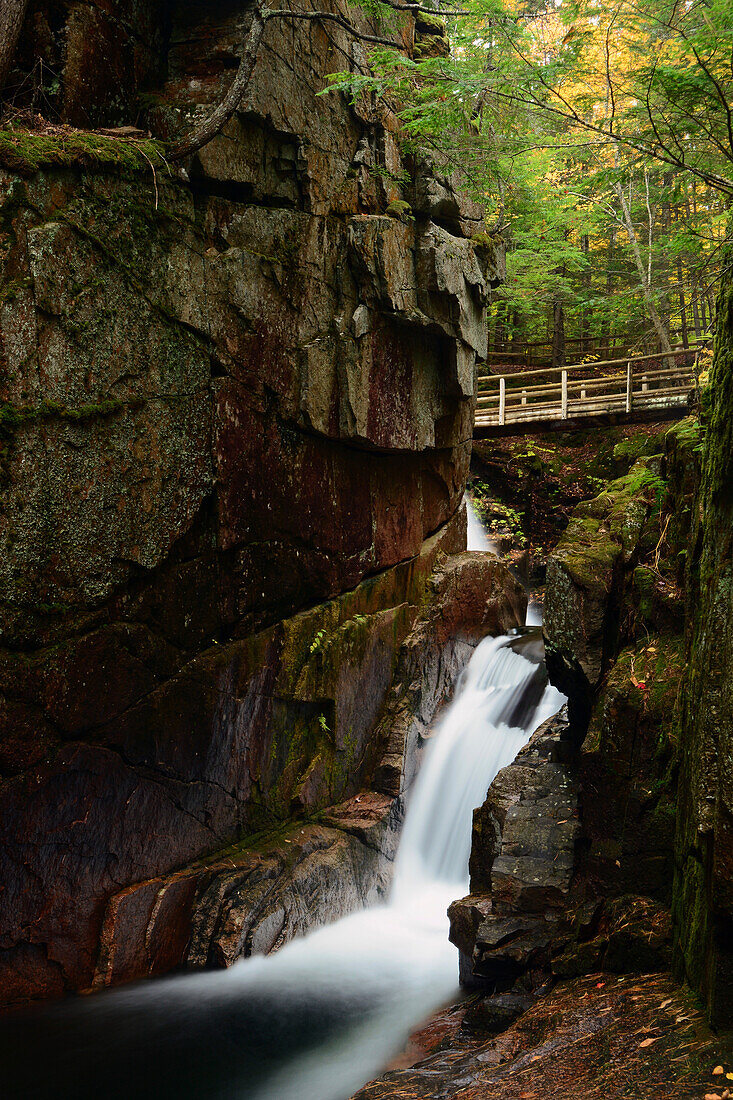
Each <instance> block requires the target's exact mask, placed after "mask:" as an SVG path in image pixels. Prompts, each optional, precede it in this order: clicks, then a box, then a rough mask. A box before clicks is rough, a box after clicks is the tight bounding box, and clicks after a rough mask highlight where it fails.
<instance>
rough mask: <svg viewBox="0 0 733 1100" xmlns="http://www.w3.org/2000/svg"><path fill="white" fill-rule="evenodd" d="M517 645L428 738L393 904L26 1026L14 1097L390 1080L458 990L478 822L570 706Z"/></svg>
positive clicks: (482, 670)
mask: <svg viewBox="0 0 733 1100" xmlns="http://www.w3.org/2000/svg"><path fill="white" fill-rule="evenodd" d="M510 642H511V639H509V638H499V639H493V638H488V639H485V640H484V641H483V642H481V644H480V645H479V646H478V648H477V649H476V651H475V653H474V655H473V657H472V658H471V661H470V662H469V665H468V667H467V668H466V670H465V672H464V674H463V677H462V682H461V684H460V685H459V688H458V691H457V693H456V696H455V699H454V701H453V702H452V704H451V705H450V707H449V708H448V709H447V710H446V712H445V714H444V716H443V718H442V720H441V721H440V722H439V724H438V728H437V731H436V733H435V735H434V736H433V738H432V739H431V744H430V745H429V747H428V751H427V753H426V757H425V760H424V762H423V765H422V768H421V771H420V773H419V775H418V779H417V781H416V783H415V785H414V789H413V792H412V795H411V797H410V800H409V804H408V809H407V816H406V822H405V827H404V831H403V836H402V840H401V843H400V847H399V852H398V857H397V861H396V867H395V876H394V882H393V889H392V893H391V896H390V899H389V902H388V904H386V905H381V906H378V907H375V908H373V909H370V910H366V911H363V912H359V913H355V914H353V915H352V916H350V917H346V918H344V919H342V920H340V921H338V922H336V923H335V924H332V925H329V926H327V927H324V928H320V929H318V930H317V931H316V932H313V933H312V934H310V935H309V936H307V937H305V938H304V939H301V940H296V941H293V942H292V943H290V944H287V945H286V946H285V947H283V948H282V949H281V950H280V951H279V952H278V953H277V954H275V955H273V956H270V957H269V958H251V959H247V960H243V961H241V962H239V963H236V964H235V965H234V966H232V967H231V968H230V969H229V970H226V971H217V972H215V973H203V974H195V975H187V976H185V977H181V978H177V979H175V980H173V981H158V982H153V983H149V984H143V985H140V986H137V987H134V988H131V989H127V990H121V991H119V992H116V993H114V994H112V995H111V996H109V997H102V998H99V999H97V998H93V999H92V1000H91V1001H89V1002H87V1003H86V1004H84V1005H82V1006H80V1007H78V1008H77V1009H76V1010H71V1011H68V1010H67V1009H64V1011H63V1012H58V1013H57V1014H56V1016H55V1017H54V1016H53V1014H50V1020H49V1019H47V1020H46V1021H45V1027H44V1028H42V1029H41V1030H40V1031H39V1033H38V1034H35V1033H34V1032H33V1031H32V1030H31V1032H30V1034H29V1033H28V1029H27V1028H26V1030H25V1031H24V1030H23V1027H22V1026H21V1029H20V1032H19V1033H16V1035H15V1038H13V1033H12V1032H10V1033H8V1036H7V1038H6V1042H5V1046H4V1047H3V1048H2V1050H0V1057H2V1061H3V1073H4V1086H5V1087H7V1084H8V1082H11V1083H10V1087H9V1089H8V1091H6V1092H5V1093H4V1095H7V1096H8V1097H10V1098H12V1100H15V1098H16V1097H17V1098H18V1100H20V1098H21V1097H23V1098H25V1097H27V1096H31V1095H32V1096H34V1097H36V1098H38V1100H41V1098H44V1100H45V1098H46V1097H49V1098H50V1097H52V1096H53V1097H54V1100H66V1098H67V1097H69V1098H71V1097H74V1100H87V1098H89V1100H91V1098H92V1097H95V1098H96V1097H97V1096H98V1095H100V1094H101V1092H102V1091H103V1092H104V1094H105V1095H106V1096H107V1097H118V1096H120V1097H123V1096H124V1097H125V1098H127V1097H129V1095H131V1094H133V1093H134V1095H136V1096H137V1097H138V1100H145V1098H146V1097H151V1098H152V1097H153V1096H154V1097H156V1100H166V1098H168V1097H170V1098H171V1100H172V1098H173V1097H175V1098H176V1100H194V1098H195V1100H345V1098H346V1097H348V1096H350V1095H351V1093H352V1092H354V1091H355V1090H356V1089H357V1088H359V1087H360V1085H361V1084H362V1083H363V1082H365V1081H367V1080H369V1079H370V1078H372V1077H374V1076H375V1075H376V1074H378V1073H379V1072H380V1070H381V1069H382V1068H383V1067H384V1066H385V1064H386V1063H387V1062H388V1061H389V1059H390V1058H391V1057H392V1056H393V1055H394V1054H395V1053H396V1052H397V1051H399V1050H400V1049H402V1047H403V1046H404V1043H405V1041H406V1039H407V1036H408V1035H409V1033H410V1031H412V1030H414V1028H415V1027H416V1026H417V1025H418V1024H419V1023H420V1022H421V1021H422V1020H424V1019H425V1018H426V1017H427V1016H429V1015H430V1014H431V1012H433V1011H435V1009H437V1008H438V1007H439V1006H440V1005H441V1004H443V1003H445V1002H446V1001H448V1000H449V999H450V998H451V996H452V995H453V994H454V993H455V992H457V956H456V951H455V948H453V947H452V945H451V944H450V943H449V941H448V934H447V933H448V921H447V917H446V909H447V906H448V905H449V904H450V902H451V901H453V900H455V899H456V898H458V897H461V896H462V895H463V894H464V893H465V892H466V890H467V886H468V881H467V880H468V855H469V848H470V841H471V820H472V811H473V809H474V807H476V806H478V805H479V804H480V803H481V802H482V801H483V799H484V797H485V795H486V791H487V789H488V787H489V785H490V784H491V782H492V780H493V778H494V776H495V775H496V773H497V772H498V771H499V769H500V768H502V767H504V766H505V765H506V764H508V763H509V762H510V761H511V760H512V759H513V758H514V756H515V755H516V753H517V751H518V750H519V748H520V747H521V746H522V744H523V743H524V742H525V741H526V740H527V738H528V737H529V736H530V734H531V732H532V731H533V730H534V729H535V728H536V727H537V725H539V723H540V722H542V721H544V720H545V719H546V718H547V717H549V716H550V715H551V714H553V713H555V712H556V711H557V710H558V709H559V708H560V706H561V705H562V703H563V701H564V698H563V696H561V695H560V694H559V692H557V691H555V689H554V688H551V687H545V688H544V689H542V687H541V684H540V686H539V689H538V675H539V668H538V666H537V665H536V664H534V663H533V662H532V661H530V660H528V659H527V658H525V657H523V656H521V654H520V653H517V652H515V651H514V650H513V649H512V648H511V647H510ZM527 707H529V710H530V713H529V715H527ZM519 715H522V717H521V718H520V717H519ZM74 1013H76V1014H74ZM23 1044H25V1045H26V1048H27V1051H28V1054H27V1055H24V1054H23ZM39 1044H40V1045H41V1046H42V1048H43V1049H44V1050H45V1051H46V1052H47V1058H46V1059H45V1061H43V1060H38V1059H35V1057H34V1052H35V1051H36V1050H37V1049H38V1048H39ZM54 1044H55V1045H54ZM49 1052H50V1053H49ZM16 1064H17V1065H20V1073H21V1079H22V1081H23V1087H22V1088H21V1089H19V1090H17V1091H14V1086H13V1084H12V1082H13V1081H14V1080H16V1078H14V1076H13V1073H14V1065H16ZM34 1074H35V1077H34Z"/></svg>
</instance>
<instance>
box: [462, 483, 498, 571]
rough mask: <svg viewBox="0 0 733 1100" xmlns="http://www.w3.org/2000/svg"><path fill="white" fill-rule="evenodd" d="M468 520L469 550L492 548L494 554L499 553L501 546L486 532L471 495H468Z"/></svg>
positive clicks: (467, 543)
mask: <svg viewBox="0 0 733 1100" xmlns="http://www.w3.org/2000/svg"><path fill="white" fill-rule="evenodd" d="M466 521H467V528H468V530H467V538H466V549H467V550H490V551H491V553H492V554H496V555H497V557H498V555H499V548H498V546H497V545H496V543H495V542H492V541H491V539H490V538H489V536H488V535H487V534H486V530H485V528H484V525H483V523H482V522H481V520H480V519H479V518H478V512H477V511H476V506H475V505H474V503H473V501H472V500H471V498H470V497H468V496H467V497H466Z"/></svg>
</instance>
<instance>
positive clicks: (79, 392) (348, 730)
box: [0, 0, 501, 1000]
mask: <svg viewBox="0 0 733 1100" xmlns="http://www.w3.org/2000/svg"><path fill="white" fill-rule="evenodd" d="M332 10H334V11H340V10H342V9H340V8H338V7H337V6H333V7H332ZM356 18H357V20H362V23H361V24H360V25H362V26H366V23H364V22H363V20H364V16H363V14H360V13H357V14H356ZM242 20H244V22H245V25H246V21H247V9H246V7H245V6H243V5H242V4H240V3H226V2H223V0H222V3H217V4H208V3H207V4H203V3H190V4H175V5H164V6H159V5H158V4H156V3H154V2H152V0H151V2H149V3H145V2H143V3H139V2H137V0H130V2H129V3H128V4H123V5H119V6H117V7H116V8H115V9H114V10H112V9H111V8H110V10H107V9H106V8H105V7H94V8H88V7H86V6H85V5H79V4H76V3H68V4H67V3H61V4H58V5H56V4H54V5H48V4H45V3H43V2H41V3H39V4H37V5H35V6H34V7H33V8H32V10H31V12H30V13H29V21H28V25H27V27H26V30H25V33H24V38H23V42H22V49H21V55H20V56H21V61H22V60H23V59H25V61H26V62H28V63H29V59H30V58H32V57H38V56H43V57H45V59H46V62H47V63H49V64H50V63H51V62H53V63H54V65H55V66H56V69H55V71H56V72H57V73H59V74H60V82H59V88H58V91H56V92H54V93H53V94H54V95H55V96H56V98H57V103H58V107H59V110H60V113H61V117H62V119H63V120H65V121H67V122H70V123H73V124H74V125H80V126H88V125H102V124H104V125H107V126H109V125H114V124H117V123H122V122H128V121H129V120H130V118H131V116H133V115H135V112H136V111H137V115H136V116H135V120H136V121H138V120H141V119H143V118H144V119H146V120H147V123H148V124H149V125H151V126H153V127H154V128H155V131H156V133H157V134H159V135H160V136H162V137H172V136H175V135H176V134H177V133H179V132H181V131H182V130H185V129H186V127H187V126H189V125H190V124H191V122H192V121H193V120H195V119H196V118H198V117H201V115H202V114H205V113H206V112H207V111H208V110H209V109H210V107H211V105H212V104H213V103H214V102H215V101H216V100H217V99H218V98H219V96H220V95H221V93H222V90H223V89H225V88H226V86H227V84H228V82H229V80H230V79H231V71H232V69H233V68H234V67H235V66H236V64H237V61H238V51H239V49H240V47H241V41H242V31H241V28H240V24H241V22H242ZM418 30H419V28H418ZM148 31H150V32H151V33H147V32H148ZM403 31H404V36H405V38H404V40H405V43H406V46H407V48H410V49H412V48H413V46H414V40H415V27H414V26H413V23H412V21H411V19H407V18H406V19H405V25H404V28H403ZM362 64H363V49H362V47H361V46H360V44H359V43H358V42H355V41H354V40H352V39H351V38H350V37H349V35H348V34H347V33H346V32H345V31H343V30H341V29H340V28H338V27H336V26H334V25H328V26H326V25H322V24H320V23H317V22H309V23H297V24H291V25H284V24H276V23H271V24H270V25H269V26H268V30H267V33H266V38H265V40H264V43H263V48H262V51H261V56H260V57H259V59H258V62H257V66H256V70H255V74H254V79H253V81H252V84H251V86H250V89H249V92H248V95H247V99H246V100H245V102H244V103H243V104H242V105H241V108H240V110H239V111H238V113H237V114H236V115H235V116H234V118H233V119H232V120H231V121H230V122H229V124H228V125H227V127H226V128H225V130H224V131H223V132H222V133H221V134H220V135H219V136H218V137H217V138H216V139H215V140H214V141H213V142H211V144H210V145H208V146H206V147H205V148H204V149H202V150H201V152H200V153H199V154H198V155H197V156H196V157H195V158H193V160H192V161H191V162H190V163H189V164H188V165H187V166H186V171H185V172H184V173H182V174H176V173H172V172H169V171H168V170H167V169H166V168H165V166H164V165H162V164H161V163H160V162H158V164H157V168H155V167H153V164H151V165H148V164H147V162H146V161H145V158H143V160H142V161H140V158H138V163H139V164H140V165H141V167H139V168H138V169H133V168H130V167H125V166H124V163H123V162H125V160H126V159H127V158H125V157H124V156H123V154H124V153H125V152H126V151H127V150H128V149H129V141H130V140H132V139H129V138H127V137H125V136H124V134H119V133H117V134H114V133H113V134H108V135H106V136H105V135H103V136H101V137H99V138H98V140H96V141H95V150H96V151H95V152H94V153H89V154H88V155H86V154H85V155H82V158H81V162H80V163H78V164H75V163H73V161H74V156H73V155H72V156H69V155H68V153H66V152H64V149H65V146H64V141H65V138H64V134H63V133H61V134H60V135H56V136H52V137H51V139H49V140H50V144H49V140H46V139H44V142H39V141H38V140H37V139H35V138H34V136H33V135H32V134H31V135H30V136H29V137H28V138H27V140H26V143H25V146H24V147H19V145H18V142H17V140H16V139H15V138H13V137H12V135H11V140H10V146H8V144H7V142H6V143H5V145H3V147H2V148H3V149H4V150H5V153H4V154H3V155H4V160H5V164H6V168H5V169H0V215H1V225H2V242H1V245H2V251H1V257H0V258H1V260H2V279H3V293H2V300H1V301H0V349H1V352H0V354H1V359H0V363H1V366H2V399H3V406H2V417H1V420H0V426H1V431H2V448H3V449H2V471H1V473H2V479H3V507H2V514H1V515H0V540H1V541H2V554H1V555H0V557H1V559H2V566H0V613H1V620H2V621H1V624H0V625H1V628H2V638H1V645H2V649H1V650H0V691H1V692H2V711H1V714H2V721H3V732H2V734H1V735H0V753H1V763H0V770H1V774H2V777H3V778H2V781H0V830H1V831H2V841H3V844H2V847H3V857H2V859H3V867H2V882H3V886H4V890H3V893H2V895H0V985H3V986H4V989H5V991H6V992H5V999H6V1000H7V999H16V1000H17V999H20V998H22V997H25V996H36V995H44V994H47V993H49V992H53V993H58V992H61V991H62V990H63V989H68V988H83V987H85V986H87V985H89V983H90V981H91V979H92V976H93V973H94V970H95V966H96V962H97V956H98V953H99V935H100V931H101V929H102V926H103V922H104V920H105V911H106V908H107V906H108V903H109V900H110V898H111V897H112V896H113V895H116V894H118V893H119V891H120V890H123V889H124V888H126V887H127V886H129V885H130V884H133V883H135V882H141V881H147V880H150V879H152V878H153V877H155V876H159V875H166V874H168V873H169V872H171V871H173V870H175V868H177V867H181V866H182V865H184V864H186V863H189V862H190V861H191V860H195V859H197V858H199V857H202V856H204V855H206V854H207V853H210V852H213V851H216V850H218V849H221V848H222V847H223V846H224V845H225V844H228V843H231V842H235V841H239V840H240V839H241V838H242V837H243V836H246V835H248V834H251V833H252V832H253V831H254V830H258V829H267V828H271V827H273V826H277V825H278V824H280V823H282V822H285V821H287V820H289V819H290V817H291V815H292V814H293V812H295V813H309V812H313V811H315V810H318V809H320V808H322V807H324V806H326V805H330V804H331V803H333V802H334V801H337V800H339V799H341V798H347V797H349V796H350V795H352V794H353V793H354V792H355V791H357V790H358V789H359V787H360V785H361V784H362V783H363V782H366V781H367V780H368V778H369V775H370V770H371V769H372V768H373V767H374V766H375V765H376V759H377V756H376V750H375V749H374V747H373V739H372V731H373V730H374V727H375V725H376V722H377V720H378V717H379V715H380V712H381V709H382V706H383V703H384V700H385V697H386V694H387V691H388V688H389V685H390V683H391V680H392V676H393V673H394V669H395V663H396V660H397V654H398V652H399V647H400V645H401V643H402V641H403V639H404V638H405V637H406V636H407V634H408V632H409V629H410V627H411V624H412V623H413V621H414V618H415V614H416V610H417V607H418V605H419V603H420V601H421V599H422V596H423V593H424V591H425V585H426V583H427V578H428V576H429V574H430V571H431V569H432V568H433V565H434V563H435V555H436V554H437V553H438V552H439V551H444V552H445V551H448V552H450V551H455V550H458V549H461V548H462V545H465V542H463V539H464V538H465V534H464V528H463V522H462V520H461V517H460V516H458V515H457V510H458V507H459V504H460V501H461V496H462V492H463V487H464V483H465V477H466V472H467V469H468V461H469V456H470V437H471V422H472V394H473V377H474V363H475V360H476V357H477V356H479V357H480V356H481V355H483V353H484V351H485V327H484V323H483V312H484V305H485V302H486V297H487V293H488V289H489V286H490V285H491V284H492V283H494V282H496V281H497V280H498V279H499V278H500V277H501V257H500V256H499V255H498V254H497V253H494V252H493V251H492V250H491V249H490V248H489V249H487V247H486V246H485V245H484V244H482V245H481V246H480V247H474V245H473V244H472V243H471V241H470V239H468V238H469V237H470V234H471V233H473V232H474V231H475V230H476V229H479V228H480V226H481V212H480V210H478V209H477V208H476V207H473V206H471V205H470V204H466V203H464V202H463V201H462V200H461V199H460V198H459V196H458V195H457V193H456V191H455V189H454V187H453V183H452V181H451V180H450V179H446V178H443V177H441V176H440V175H439V173H437V172H436V170H435V169H434V167H432V166H431V165H429V164H427V163H418V162H416V161H410V162H407V163H406V162H403V160H402V157H401V155H400V152H399V147H398V143H397V140H396V136H395V124H394V119H393V117H392V115H391V114H390V112H389V110H388V108H387V107H386V105H384V104H382V103H379V102H374V103H372V102H363V103H359V104H358V105H357V106H356V107H353V108H352V107H350V106H349V105H348V104H347V103H346V101H345V100H344V98H343V97H342V96H340V95H335V94H331V95H324V96H320V95H319V94H318V93H320V92H321V91H323V89H324V88H325V87H326V83H327V74H328V73H330V72H333V71H337V70H339V69H342V68H344V67H348V66H356V67H358V66H360V65H362ZM143 93H144V94H143ZM8 147H10V149H11V153H10V154H8V152H7V150H8ZM74 147H75V148H77V147H78V142H77V145H76V146H74ZM100 147H101V148H102V150H103V152H102V154H100V152H99V149H100ZM24 148H25V155H24V152H23V149H24ZM31 153H32V154H33V155H32V156H31V155H30V154H31ZM62 153H63V155H61V154H62ZM59 161H62V162H63V163H64V164H65V167H60V166H58V162H59ZM44 162H45V163H44ZM69 162H71V163H69ZM115 162H119V164H118V166H117V167H116V166H115ZM431 540H433V541H431ZM435 540H437V542H436V541H435ZM342 593H345V594H346V595H343V596H342V595H341V594H342ZM324 601H325V602H324ZM309 608H312V609H313V611H308V609H309ZM295 612H302V614H301V615H299V616H296V617H295V618H293V617H292V616H293V615H294V613H295Z"/></svg>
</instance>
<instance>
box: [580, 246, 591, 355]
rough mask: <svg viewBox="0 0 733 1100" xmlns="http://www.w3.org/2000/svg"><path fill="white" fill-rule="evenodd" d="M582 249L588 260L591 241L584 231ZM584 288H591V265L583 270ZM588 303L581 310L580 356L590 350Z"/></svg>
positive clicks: (586, 289)
mask: <svg viewBox="0 0 733 1100" xmlns="http://www.w3.org/2000/svg"><path fill="white" fill-rule="evenodd" d="M580 250H581V252H582V253H583V256H584V257H585V259H586V262H587V260H588V256H589V253H590V241H589V240H588V234H587V233H583V235H582V236H581V238H580ZM582 286H583V290H584V291H585V292H586V293H587V292H588V291H589V290H590V266H588V267H587V268H586V269H585V271H584V272H583V277H582ZM588 350H589V348H588V303H587V302H586V301H584V302H583V305H582V306H581V310H580V357H581V359H582V357H583V356H584V355H585V354H586V353H587V352H588Z"/></svg>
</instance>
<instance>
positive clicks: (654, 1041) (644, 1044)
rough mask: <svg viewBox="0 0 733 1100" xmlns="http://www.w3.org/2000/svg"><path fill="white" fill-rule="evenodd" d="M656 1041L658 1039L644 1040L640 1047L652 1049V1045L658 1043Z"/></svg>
mask: <svg viewBox="0 0 733 1100" xmlns="http://www.w3.org/2000/svg"><path fill="white" fill-rule="evenodd" d="M656 1041H657V1040H656V1039H642V1041H641V1042H640V1043H639V1046H640V1047H650V1046H651V1045H652V1043H656Z"/></svg>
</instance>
